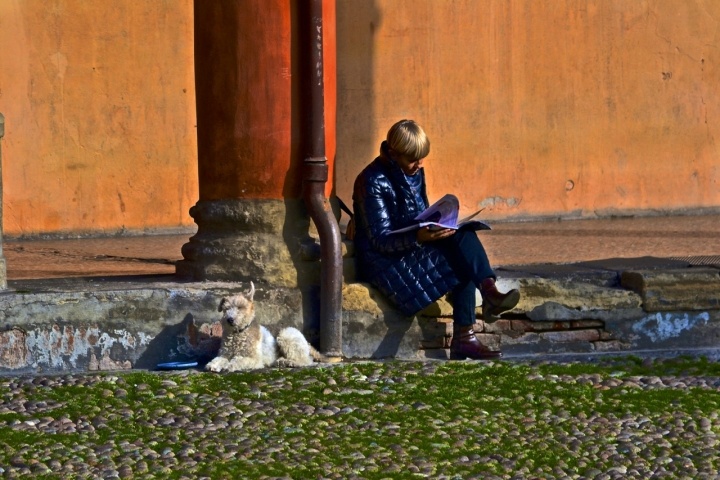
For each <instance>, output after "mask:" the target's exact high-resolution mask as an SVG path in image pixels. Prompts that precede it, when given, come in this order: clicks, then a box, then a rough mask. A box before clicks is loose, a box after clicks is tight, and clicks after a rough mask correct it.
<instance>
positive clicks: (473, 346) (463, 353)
mask: <svg viewBox="0 0 720 480" xmlns="http://www.w3.org/2000/svg"><path fill="white" fill-rule="evenodd" d="M468 357H469V358H472V359H473V360H493V359H498V358H500V357H502V352H500V351H498V350H490V349H489V348H487V347H486V346H485V345H483V344H482V343H480V340H478V338H477V336H475V330H474V329H473V326H472V325H453V337H452V342H451V343H450V360H465V359H466V358H468Z"/></svg>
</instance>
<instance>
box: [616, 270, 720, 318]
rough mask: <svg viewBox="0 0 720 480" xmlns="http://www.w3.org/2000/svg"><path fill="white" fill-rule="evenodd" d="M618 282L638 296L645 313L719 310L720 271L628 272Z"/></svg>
mask: <svg viewBox="0 0 720 480" xmlns="http://www.w3.org/2000/svg"><path fill="white" fill-rule="evenodd" d="M621 282H622V285H623V287H625V288H628V289H630V290H632V291H634V292H636V293H638V294H639V295H640V296H641V298H642V302H643V309H644V310H645V311H647V312H663V311H682V310H713V309H720V272H719V271H718V270H717V269H714V268H682V269H673V270H638V271H628V272H623V274H622V277H621Z"/></svg>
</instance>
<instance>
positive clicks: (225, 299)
mask: <svg viewBox="0 0 720 480" xmlns="http://www.w3.org/2000/svg"><path fill="white" fill-rule="evenodd" d="M226 303H228V299H227V298H224V297H223V299H222V300H220V305H218V312H222V311H223V310H224V309H225V304H226Z"/></svg>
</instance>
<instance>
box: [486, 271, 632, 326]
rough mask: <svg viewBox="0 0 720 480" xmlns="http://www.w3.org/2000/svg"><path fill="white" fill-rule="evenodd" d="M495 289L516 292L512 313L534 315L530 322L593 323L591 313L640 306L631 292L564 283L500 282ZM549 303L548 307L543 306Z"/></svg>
mask: <svg viewBox="0 0 720 480" xmlns="http://www.w3.org/2000/svg"><path fill="white" fill-rule="evenodd" d="M498 286H499V288H500V289H501V290H503V291H507V290H508V289H510V288H517V289H519V290H520V293H521V298H520V303H519V304H518V305H517V307H515V309H514V310H513V312H514V313H525V314H530V313H531V312H533V313H532V319H533V320H578V319H592V318H593V317H592V314H593V312H602V311H613V310H618V309H621V310H627V309H635V308H639V307H640V305H641V303H642V300H641V298H640V295H638V294H637V293H635V292H632V291H628V290H623V289H619V288H609V287H599V286H596V285H589V284H586V283H573V282H568V281H565V280H550V279H545V278H518V279H499V280H498ZM548 302H551V304H550V305H549V306H546V305H545V304H546V303H548ZM538 307H542V308H538ZM536 309H537V310H536ZM574 310H575V311H577V312H574Z"/></svg>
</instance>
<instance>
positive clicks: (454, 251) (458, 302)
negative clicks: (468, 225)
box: [437, 230, 496, 326]
mask: <svg viewBox="0 0 720 480" xmlns="http://www.w3.org/2000/svg"><path fill="white" fill-rule="evenodd" d="M437 246H438V247H439V249H440V251H441V252H442V254H443V255H444V256H445V258H447V260H448V262H449V263H450V265H451V266H452V268H453V271H454V272H455V274H456V275H457V276H458V278H459V279H460V284H459V285H458V286H457V287H455V288H454V289H453V290H452V305H453V322H454V324H455V325H459V326H467V325H472V324H474V323H475V306H476V303H475V289H480V286H481V284H482V281H483V280H485V279H486V278H496V276H495V272H493V269H492V268H491V267H490V260H489V259H488V256H487V253H485V248H484V247H483V245H482V243H481V242H480V239H479V238H478V236H477V233H475V232H474V231H472V230H458V231H457V232H456V233H455V235H453V236H452V237H449V238H447V239H443V240H440V241H439V242H437Z"/></svg>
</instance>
